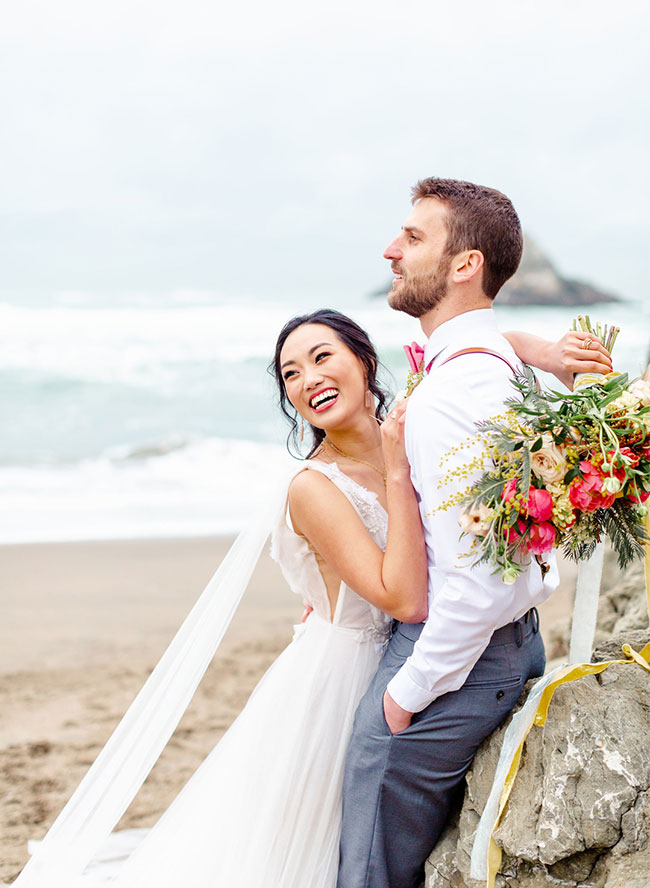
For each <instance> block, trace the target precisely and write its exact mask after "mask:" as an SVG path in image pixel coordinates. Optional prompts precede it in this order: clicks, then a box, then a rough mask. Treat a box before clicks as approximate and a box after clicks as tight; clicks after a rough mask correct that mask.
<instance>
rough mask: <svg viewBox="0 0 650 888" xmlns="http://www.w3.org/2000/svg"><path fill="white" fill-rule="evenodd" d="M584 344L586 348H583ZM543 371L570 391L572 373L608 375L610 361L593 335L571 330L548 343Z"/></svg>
mask: <svg viewBox="0 0 650 888" xmlns="http://www.w3.org/2000/svg"><path fill="white" fill-rule="evenodd" d="M585 342H587V343H588V346H589V347H588V348H585ZM543 369H544V370H548V371H549V372H551V373H552V374H553V375H554V376H557V378H558V379H559V380H560V382H562V383H564V385H565V386H566V387H567V388H568V389H572V388H573V374H574V373H604V374H606V373H610V372H611V370H612V359H611V357H610V355H609V352H608V351H607V349H606V348H605V346H604V345H603V344H602V342H601V341H600V340H599V339H597V338H596V336H594V334H593V333H585V332H583V331H582V330H580V331H575V330H571V331H570V332H569V333H565V334H564V336H563V337H562V338H561V339H558V341H557V342H551V343H549V347H548V363H547V365H546V366H545V367H544V368H543Z"/></svg>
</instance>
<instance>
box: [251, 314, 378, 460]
mask: <svg viewBox="0 0 650 888" xmlns="http://www.w3.org/2000/svg"><path fill="white" fill-rule="evenodd" d="M303 324H324V325H325V326H326V327H330V329H332V330H333V331H334V332H335V333H336V335H337V336H338V338H339V339H340V340H341V342H342V343H343V344H344V345H347V347H348V348H349V349H350V351H351V352H352V353H353V354H355V355H356V356H357V358H359V360H360V361H361V363H362V364H363V368H364V370H365V372H366V381H367V385H368V388H369V389H370V391H371V392H372V394H373V396H374V399H375V416H376V417H377V419H378V420H379V421H381V420H382V419H383V418H384V417H385V415H386V407H387V402H388V401H389V399H390V395H389V393H388V392H387V391H386V390H385V389H383V388H382V386H381V385H380V384H379V383H378V382H377V370H378V368H379V367H380V366H381V365H380V363H379V359H378V357H377V352H376V351H375V347H374V346H373V344H372V342H371V341H370V338H369V336H368V334H367V333H366V331H365V330H364V329H363V328H362V327H360V326H359V325H358V324H357V323H355V322H354V321H353V320H352V318H349V317H348V316H347V315H344V314H341V312H340V311H335V310H334V309H333V308H321V309H319V310H318V311H314V312H312V313H311V314H305V315H299V316H298V317H296V318H291V320H290V321H287V323H286V324H285V325H284V327H283V328H282V330H281V331H280V335H279V336H278V341H277V342H276V344H275V355H274V356H273V361H272V362H271V364H269V368H268V370H269V373H270V374H271V376H274V377H275V381H276V384H277V386H278V393H279V397H280V410H281V411H282V412H283V413H284V415H285V416H286V417H287V419H288V420H289V423H290V425H291V430H290V432H289V435H288V437H287V450H288V451H289V453H290V454H291V455H292V456H297V457H298V458H299V459H303V456H302V454H301V453H300V442H299V433H298V419H299V415H298V413H297V411H296V410H295V409H294V408H293V406H292V405H291V402H290V401H289V399H288V398H287V392H286V389H285V387H284V379H283V378H282V371H281V369H280V352H281V351H282V347H283V345H284V343H285V342H286V341H287V337H288V336H289V335H290V334H291V333H293V331H294V330H296V329H297V328H298V327H302V326H303ZM309 427H310V429H311V433H312V436H313V444H312V447H311V449H310V451H309V453H308V454H307V455H306V457H304V458H307V459H308V458H309V457H310V456H311V455H312V454H313V453H315V451H316V450H317V449H318V447H319V446H320V444H321V442H322V440H323V439H324V437H325V432H324V431H323V430H322V429H319V428H318V427H317V426H315V425H312V424H311V423H309Z"/></svg>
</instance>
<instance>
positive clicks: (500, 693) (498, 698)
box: [497, 691, 505, 700]
mask: <svg viewBox="0 0 650 888" xmlns="http://www.w3.org/2000/svg"><path fill="white" fill-rule="evenodd" d="M504 694H505V691H497V700H500V699H501V698H502V697H503V695H504Z"/></svg>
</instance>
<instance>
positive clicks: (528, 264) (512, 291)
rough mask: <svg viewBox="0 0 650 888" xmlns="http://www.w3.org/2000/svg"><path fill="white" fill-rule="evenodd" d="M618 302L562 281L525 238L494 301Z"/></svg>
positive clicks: (378, 293)
mask: <svg viewBox="0 0 650 888" xmlns="http://www.w3.org/2000/svg"><path fill="white" fill-rule="evenodd" d="M390 286H391V285H390V283H389V284H387V285H386V286H385V287H383V288H382V289H379V290H376V291H375V292H373V293H372V294H371V295H372V296H373V297H376V296H385V295H386V293H387V292H388V291H389V290H390ZM618 301H619V297H618V296H615V295H614V294H613V293H606V292H604V291H603V290H599V289H598V288H597V287H594V286H593V285H592V284H588V283H585V282H584V281H576V280H571V279H569V278H565V277H562V275H561V274H559V273H558V272H557V270H556V269H555V267H554V265H553V263H552V262H551V260H550V259H549V258H548V256H546V255H545V253H544V252H543V251H542V250H541V249H540V247H539V246H538V245H537V244H536V243H535V241H534V240H533V239H532V238H531V237H530V236H529V235H526V237H525V239H524V254H523V256H522V259H521V264H520V266H519V269H518V270H517V273H516V274H515V275H514V276H513V277H512V278H511V279H510V280H509V281H508V282H507V283H506V284H504V286H503V288H502V289H501V291H500V293H499V295H498V296H497V298H496V302H498V303H500V304H501V305H595V304H596V303H599V302H618Z"/></svg>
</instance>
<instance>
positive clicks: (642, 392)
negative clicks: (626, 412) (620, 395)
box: [627, 379, 650, 407]
mask: <svg viewBox="0 0 650 888" xmlns="http://www.w3.org/2000/svg"><path fill="white" fill-rule="evenodd" d="M627 390H628V392H630V393H631V394H633V395H634V397H635V398H638V399H639V401H641V404H642V405H643V406H644V407H650V382H646V381H645V379H637V380H636V381H635V382H633V383H632V385H629V386H628V387H627Z"/></svg>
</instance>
